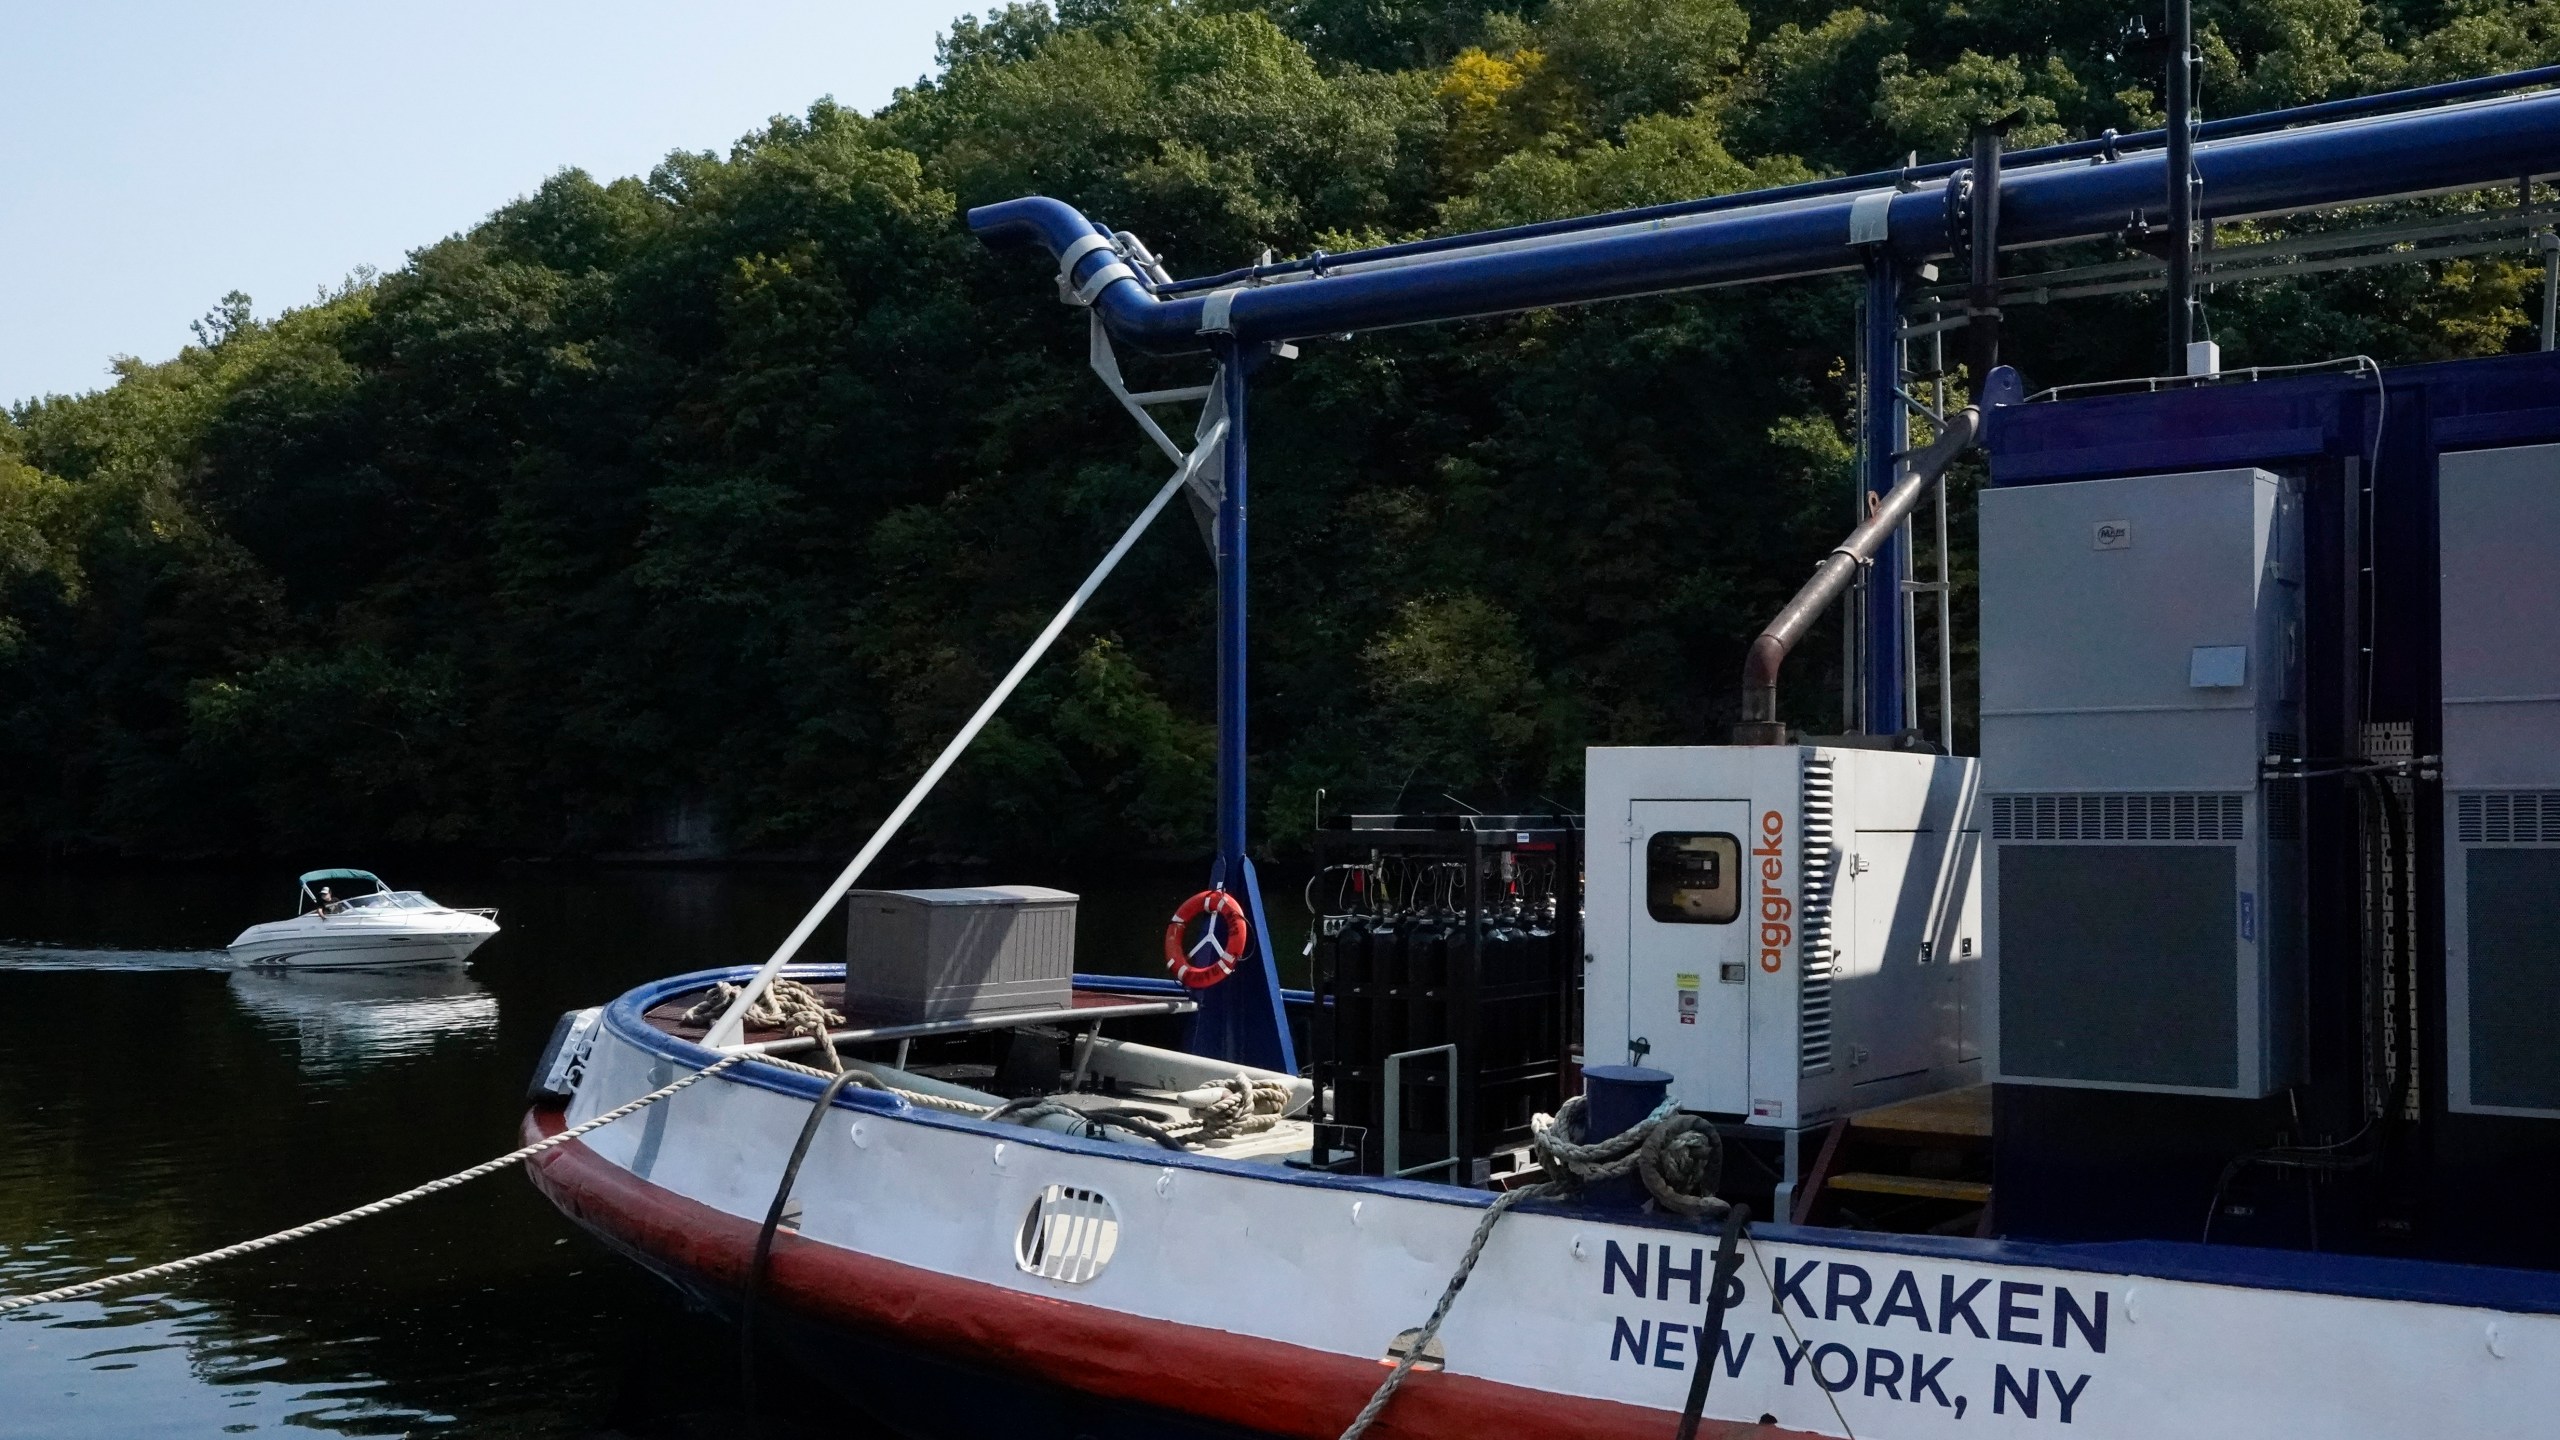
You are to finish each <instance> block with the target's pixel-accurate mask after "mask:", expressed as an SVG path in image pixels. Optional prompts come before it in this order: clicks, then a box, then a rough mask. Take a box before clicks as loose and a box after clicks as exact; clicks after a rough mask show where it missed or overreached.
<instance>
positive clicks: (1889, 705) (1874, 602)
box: [1858, 245, 1911, 735]
mask: <svg viewBox="0 0 2560 1440" xmlns="http://www.w3.org/2000/svg"><path fill="white" fill-rule="evenodd" d="M1865 309H1866V313H1865V316H1864V320H1865V323H1864V325H1863V326H1862V327H1861V329H1862V330H1863V332H1864V333H1863V335H1862V336H1861V337H1860V341H1859V344H1860V348H1861V349H1862V350H1863V352H1864V353H1863V356H1862V357H1861V363H1862V366H1863V369H1862V373H1863V375H1864V376H1865V380H1866V394H1865V396H1864V397H1862V398H1863V400H1864V405H1863V408H1864V409H1865V411H1866V433H1865V434H1864V435H1863V436H1862V437H1860V438H1861V439H1862V441H1863V442H1864V443H1863V444H1862V445H1861V447H1860V449H1861V451H1862V454H1861V466H1862V468H1863V470H1864V471H1865V473H1864V474H1863V475H1861V476H1860V477H1859V479H1860V481H1861V482H1862V483H1861V485H1860V487H1859V488H1860V489H1861V491H1862V492H1863V493H1864V495H1865V497H1866V509H1867V510H1872V509H1874V508H1875V506H1876V505H1877V504H1878V503H1880V502H1881V501H1882V500H1883V499H1884V497H1885V492H1886V491H1888V490H1891V489H1892V488H1893V482H1894V477H1895V475H1896V473H1897V472H1898V471H1900V470H1901V468H1902V464H1901V455H1902V452H1903V451H1904V450H1905V449H1908V448H1909V447H1910V444H1911V417H1910V415H1909V414H1908V413H1906V412H1905V411H1904V410H1903V408H1902V262H1901V260H1899V259H1898V258H1896V257H1895V255H1894V253H1893V250H1892V247H1891V246H1890V245H1883V246H1878V247H1877V250H1876V254H1875V255H1874V256H1872V257H1871V258H1869V259H1868V261H1867V303H1866V307H1865ZM1858 518H1859V519H1861V520H1863V519H1865V518H1866V515H1865V513H1864V512H1863V511H1862V512H1861V513H1860V515H1859V517H1858ZM1910 578H1911V547H1910V545H1909V544H1908V543H1907V541H1906V540H1905V539H1904V536H1903V535H1902V533H1901V532H1899V531H1897V532H1896V533H1894V534H1892V535H1890V536H1887V537H1886V538H1885V542H1884V543H1883V544H1882V545H1879V546H1877V547H1876V554H1875V559H1874V561H1873V562H1872V563H1871V564H1870V565H1869V567H1868V570H1867V616H1866V620H1867V623H1866V645H1865V653H1864V654H1863V655H1861V656H1860V657H1859V660H1860V668H1861V670H1862V671H1863V672H1864V673H1863V675H1862V676H1861V680H1862V684H1863V688H1864V689H1865V691H1866V695H1865V700H1864V703H1863V704H1862V705H1861V707H1860V709H1861V711H1862V712H1863V713H1862V714H1861V715H1860V717H1859V720H1860V728H1861V729H1863V730H1865V731H1866V733H1868V734H1870V735H1897V734H1900V733H1901V732H1902V730H1903V728H1904V727H1905V726H1906V725H1907V724H1909V723H1910V722H1909V720H1908V719H1907V718H1906V717H1905V716H1904V715H1903V713H1902V695H1903V683H1902V682H1903V673H1902V672H1903V667H1904V666H1905V665H1906V664H1907V663H1909V662H1908V659H1907V657H1906V656H1905V655H1904V654H1903V641H1904V640H1905V638H1906V637H1905V636H1904V635H1903V633H1902V608H1903V593H1904V585H1905V583H1906V582H1908V581H1909V580H1910Z"/></svg>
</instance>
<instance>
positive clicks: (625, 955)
mask: <svg viewBox="0 0 2560 1440" xmlns="http://www.w3.org/2000/svg"><path fill="white" fill-rule="evenodd" d="M275 868H276V867H274V866H264V867H258V868H256V869H254V870H247V869H244V870H240V871H223V870H214V869H199V868H184V867H180V868H172V869H166V870H161V871H157V872H155V873H153V874H152V875H150V876H148V877H136V876H134V875H132V874H130V873H127V872H112V873H110V872H98V873H63V872H42V871H37V872H25V871H21V872H7V871H0V1015H7V1016H10V1017H12V1018H13V1020H14V1022H15V1023H14V1024H13V1026H12V1035H11V1041H10V1044H9V1045H7V1046H5V1047H0V1294H25V1293H28V1292H31V1291H36V1290H43V1289H48V1288H51V1287H53V1286H57V1285H63V1284H68V1283H71V1282H73V1281H76V1280H81V1279H87V1278H91V1277H94V1276H97V1275H101V1274H105V1273H108V1272H111V1271H116V1270H124V1269H130V1268H133V1267H135V1266H139V1265H148V1264H153V1263H156V1262H159V1261H163V1260H169V1259H174V1258H176V1257H178V1256H181V1255H188V1254H192V1253H195V1252H197V1251H201V1250H209V1249H212V1248H214V1247H215V1246H218V1245H224V1244H229V1243H231V1242H233V1241H236V1240H241V1239H245V1238H248V1237H250V1236H253V1235H262V1234H266V1233H268V1232H270V1231H274V1230H281V1229H284V1228H285V1227H287V1226H291V1225H297V1224H300V1223H302V1222H304V1221H307V1220H311V1219H313V1218H315V1217H318V1216H321V1215H326V1214H329V1213H332V1212H334V1211H337V1210H341V1209H345V1208H348V1207H351V1206H355V1205H359V1204H362V1203H364V1202H366V1201H368V1200H372V1199H375V1198H378V1197H380V1196H383V1195H387V1194H390V1193H392V1192H394V1191H398V1190H403V1189H406V1188H408V1187H409V1186H412V1185H415V1184H418V1183H419V1182H421V1181H424V1180H429V1179H433V1178H434V1177H436V1176H439V1175H446V1174H450V1173H452V1172H454V1171H456V1170H459V1169H462V1168H463V1167H464V1166H467V1165H471V1164H474V1163H477V1162H479V1161H481V1160H485V1159H487V1158H489V1157H490V1156H492V1155H497V1154H500V1153H503V1152H504V1151H506V1150H508V1149H509V1148H511V1147H512V1146H513V1145H514V1144H515V1143H516V1124H517V1121H518V1120H519V1118H520V1117H521V1115H522V1113H523V1104H524V1084H525V1076H526V1073H527V1072H528V1071H529V1070H530V1069H531V1067H532V1065H533V1062H534V1057H535V1056H536V1055H537V1054H538V1053H539V1052H540V1050H541V1048H542V1045H543V1042H544V1041H545V1040H546V1039H547V1038H549V1036H550V1033H551V1026H552V1022H553V1020H554V1019H556V1018H557V1017H558V1016H559V1014H560V1012H561V1011H563V1010H566V1009H571V1008H575V1007H577V1006H582V1005H594V1004H599V1003H602V1002H604V1001H606V1000H610V999H611V998H613V997H614V996H615V995H617V994H619V993H621V992H622V991H624V990H626V989H629V988H630V987H631V986H633V985H635V984H638V983H640V982H641V981H643V980H646V979H649V978H651V977H653V976H660V975H667V974H673V973H676V972H678V971H683V970H692V969H698V968H701V967H704V966H708V965H719V964H738V963H753V962H755V961H757V960H761V959H763V958H764V956H765V954H766V952H767V951H769V950H770V949H771V947H772V946H773V944H774V941H775V940H776V939H777V938H778V937H780V936H781V935H783V934H785V933H787V932H788V931H789V930H790V928H791V925H792V922H793V921H795V920H797V919H798V918H799V916H800V913H801V911H802V909H803V907H805V906H806V905H807V904H808V903H809V901H810V900H811V899H812V898H813V897H814V896H815V895H816V894H817V893H818V892H819V891H820V890H822V889H823V888H824V887H825V885H826V882H827V880H828V878H829V875H828V872H826V871H823V870H816V869H811V870H798V869H789V868H782V867H772V868H764V869H754V870H745V869H741V870H731V871H711V870H685V871H668V870H624V871H614V870H570V869H566V868H558V869H555V868H551V867H541V868H535V867H525V868H521V869H510V870H504V871H495V872H493V871H489V870H481V871H476V872H472V871H464V872H457V873H426V872H431V871H432V867H428V866H414V867H413V866H403V867H402V875H403V878H404V879H412V878H414V879H415V880H416V882H417V883H419V884H421V885H422V886H424V887H425V889H426V890H427V892H428V893H429V894H433V895H437V896H446V895H448V894H449V895H450V896H451V897H452V898H453V899H454V900H455V902H456V903H469V904H474V905H496V906H500V907H503V908H504V909H505V911H506V916H507V933H505V934H504V935H501V936H499V937H498V938H497V939H496V940H494V941H492V942H490V944H489V945H488V946H486V947H484V948H483V949H482V950H481V951H479V952H478V953H477V954H475V955H474V956H473V957H472V963H471V966H470V968H469V969H468V970H467V971H465V970H461V969H457V968H453V967H442V968H437V967H428V968H426V969H423V970H418V971H406V970H404V971H296V972H280V973H279V972H248V971H238V970H234V969H233V968H232V967H231V966H230V965H229V963H228V960H227V957H226V956H224V955H223V953H222V952H221V951H220V950H218V949H212V948H206V947H212V946H218V945H220V944H222V943H223V942H224V941H226V940H228V939H229V938H230V937H231V936H233V935H236V934H238V933H239V932H240V930H241V929H242V928H243V927H245V926H246V925H248V924H249V923H251V922H252V921H255V920H261V919H273V918H274V914H273V911H274V909H275V903H276V898H277V897H276V895H275V885H274V879H275V877H274V870H275ZM1197 875H1198V870H1197V868H1196V867H1195V868H1190V869H1186V870H1184V871H1183V872H1182V873H1180V874H1146V875H1130V874H1127V873H1121V874H1115V875H1113V876H1110V877H1106V878H1105V879H1103V880H1100V881H1087V882H1080V880H1079V877H1076V876H1074V875H1072V874H1061V873H1055V872H1049V871H1044V870H1042V869H1040V868H1039V867H1020V868H1010V869H1008V870H1007V871H1005V872H1003V873H1000V874H995V875H952V876H943V875H938V874H937V875H933V876H929V877H918V876H908V875H901V876H900V877H898V883H907V884H930V883H942V882H944V881H945V880H947V879H948V880H961V879H967V880H1001V881H1007V882H1015V881H1018V882H1022V883H1026V884H1054V885H1057V886H1058V887H1059V888H1061V889H1067V890H1073V891H1076V892H1078V893H1080V894H1082V895H1083V896H1084V897H1085V903H1084V907H1083V912H1082V914H1081V915H1080V916H1079V923H1078V926H1077V930H1078V940H1079V947H1080V950H1081V951H1082V953H1083V956H1084V963H1085V966H1086V968H1089V969H1104V970H1107V969H1126V970H1131V971H1144V970H1151V969H1153V968H1154V967H1155V964H1156V962H1155V959H1154V948H1155V938H1156V935H1157V933H1158V931H1159V930H1160V927H1161V926H1162V925H1163V923H1164V914H1165V912H1166V910H1167V909H1168V908H1169V907H1170V906H1171V905H1172V904H1173V902H1174V901H1176V900H1178V899H1180V898H1181V897H1182V896H1183V895H1185V894H1187V893H1189V892H1190V891H1191V890H1192V889H1195V888H1197V883H1198V881H1197ZM1274 893H1275V895H1285V894H1287V893H1289V892H1288V891H1285V890H1280V889H1277V888H1276V887H1275V890H1274ZM840 923H841V922H838V924H839V925H840ZM841 933H842V932H841V930H840V929H839V928H837V927H836V926H834V925H831V926H829V927H826V928H824V929H822V930H821V932H820V939H819V941H818V942H816V943H815V944H813V945H812V947H811V950H810V952H809V953H810V955H811V957H812V958H816V956H817V955H818V954H820V953H822V952H823V951H824V950H825V948H826V946H827V945H828V944H829V943H835V944H840V943H841V941H840V939H837V938H836V937H839V936H840V935H841ZM1294 952H1295V947H1294V946H1292V947H1290V955H1291V958H1292V959H1294V958H1295V954H1294ZM735 1375H736V1348H735V1343H734V1340H733V1339H732V1337H731V1336H729V1335H728V1334H727V1333H725V1332H723V1331H721V1330H719V1329H718V1328H717V1327H715V1326H712V1325H711V1324H710V1323H709V1322H707V1321H704V1320H701V1319H699V1318H698V1317H694V1316H691V1315H688V1314H687V1313H686V1312H685V1311H684V1310H683V1308H682V1306H681V1305H680V1304H679V1302H678V1301H677V1300H676V1298H675V1297H674V1295H673V1293H672V1292H670V1291H669V1290H667V1289H666V1288H665V1287H663V1286H661V1285H660V1284H658V1283H657V1282H656V1281H654V1280H652V1279H650V1278H648V1277H647V1276H645V1275H644V1274H642V1273H641V1272H640V1271H639V1270H638V1269H637V1268H636V1267H634V1266H632V1265H630V1264H629V1263H628V1262H626V1261H624V1260H622V1259H620V1258H619V1257H616V1256H613V1255H610V1254H608V1253H606V1252H605V1251H604V1250H603V1249H602V1248H601V1247H600V1246H598V1245H596V1244H595V1243H594V1242H592V1241H590V1240H588V1239H587V1238H586V1237H584V1236H583V1235H580V1234H578V1233H577V1232H576V1231H575V1230H574V1229H573V1228H572V1227H571V1226H570V1225H569V1224H568V1223H567V1222H566V1221H565V1220H563V1219H562V1218H561V1217H560V1216H559V1214H558V1213H557V1212H555V1211H554V1210H552V1209H551V1208H550V1207H549V1206H548V1205H546V1204H544V1203H543V1202H542V1201H541V1199H540V1198H539V1197H538V1196H536V1195H535V1194H534V1192H533V1189H532V1187H531V1186H529V1185H527V1184H526V1183H525V1182H524V1180H523V1179H522V1177H520V1176H517V1175H512V1174H510V1175H501V1176H497V1177H494V1178H491V1179H488V1180H484V1181H482V1182H480V1183H478V1184H476V1185H471V1186H466V1187H463V1188H462V1189H459V1190H456V1191H453V1192H451V1193H449V1194H444V1195H438V1196H436V1197H434V1198H433V1199H431V1200H428V1201H424V1202H421V1203H419V1204H417V1205H413V1206H409V1207H406V1208H404V1209H401V1210H397V1211H394V1212H392V1213H390V1214H388V1215H384V1216H382V1217H380V1218H378V1219H373V1220H368V1221H365V1222H363V1223H361V1224H358V1225H355V1226H350V1227H348V1228H347V1229H345V1230H341V1231H336V1232H333V1233H331V1234H329V1235H325V1236H322V1237H319V1238H317V1239H314V1240H311V1241H307V1242H304V1243H301V1244H296V1245H288V1246H284V1247H281V1248H279V1249H275V1250H271V1251H267V1252H263V1253H261V1254H259V1255H256V1256H252V1257H249V1258H247V1259H244V1260H241V1261H237V1262H233V1263H229V1264H224V1265H218V1266H214V1267H211V1268H209V1269H206V1270H202V1271H198V1272H195V1273H193V1274H190V1275H188V1276H186V1277H184V1278H182V1279H180V1280H178V1281H175V1282H173V1283H172V1284H171V1286H170V1288H168V1289H167V1290H164V1291H157V1292H141V1293H134V1294H119V1295H117V1296H114V1297H110V1298H109V1299H107V1300H104V1301H79V1302H72V1303H68V1304H63V1305H56V1306H49V1307H45V1308H42V1309H39V1310H36V1311H32V1312H28V1313H24V1314H19V1315H13V1316H0V1440H16V1437H21V1436H26V1437H43V1440H124V1437H127V1436H152V1435H170V1436H188V1437H194V1436H204V1435H221V1434H244V1433H265V1434H298V1435H310V1434H313V1433H315V1432H317V1433H322V1434H336V1435H420V1434H450V1435H469V1436H473V1437H479V1436H501V1437H516V1436H521V1437H537V1436H539V1437H552V1436H570V1437H598V1440H601V1437H630V1440H707V1437H714V1436H717V1437H730V1436H745V1435H750V1434H753V1435H757V1436H759V1437H764V1436H784V1435H789V1436H799V1435H808V1436H819V1435H823V1436H826V1437H827V1440H866V1437H870V1436H876V1435H881V1434H884V1433H886V1432H885V1431H883V1430H881V1429H878V1428H876V1427H873V1426H871V1425H868V1424H863V1423H854V1422H849V1421H848V1420H847V1418H846V1417H844V1416H842V1415H840V1414H838V1415H833V1416H830V1417H827V1418H826V1419H825V1421H824V1423H817V1422H815V1421H811V1422H808V1423H804V1424H801V1425H798V1426H793V1425H785V1424H777V1423H776V1422H775V1420H774V1419H773V1417H771V1416H770V1415H768V1416H766V1417H764V1418H763V1419H762V1420H761V1421H758V1422H752V1423H751V1422H747V1421H745V1420H743V1419H741V1418H739V1415H738V1413H737V1399H736V1392H735ZM794 1394H795V1392H794V1391H793V1390H791V1389H790V1388H788V1387H779V1388H778V1389H777V1391H774V1392H768V1393H767V1395H766V1396H765V1397H764V1401H765V1403H766V1404H767V1405H768V1406H772V1405H777V1404H780V1405H784V1406H788V1405H789V1404H790V1403H791V1401H792V1397H793V1395H794Z"/></svg>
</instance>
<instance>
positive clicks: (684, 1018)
mask: <svg viewBox="0 0 2560 1440" xmlns="http://www.w3.org/2000/svg"><path fill="white" fill-rule="evenodd" d="M744 993H746V987H744V986H742V985H732V984H730V983H729V982H728V981H726V980H723V981H721V982H719V983H718V984H716V985H713V986H712V987H711V993H710V994H709V995H706V996H704V997H703V999H702V1001H701V1002H700V1003H699V1004H697V1005H695V1006H694V1007H693V1008H692V1009H690V1010H687V1011H686V1012H684V1014H683V1015H681V1016H679V1017H677V1019H678V1023H680V1024H685V1025H700V1026H702V1027H704V1028H705V1029H708V1028H710V1027H711V1026H713V1025H716V1024H718V1023H719V1022H720V1017H721V1016H723V1015H726V1014H727V1013H729V1007H730V1006H731V1005H733V1004H736V1003H737V999H738V997H739V996H740V995H742V994H744ZM740 1018H741V1019H742V1020H743V1021H744V1022H745V1028H747V1029H751V1030H779V1031H781V1032H782V1033H783V1034H785V1035H794V1036H807V1037H808V1038H810V1039H812V1040H815V1041H817V1042H818V1053H819V1054H821V1055H824V1056H825V1057H827V1064H826V1068H825V1069H824V1070H821V1071H820V1072H819V1073H820V1074H824V1075H833V1074H835V1073H836V1072H837V1071H839V1070H842V1069H843V1068H844V1057H843V1056H841V1055H838V1054H837V1053H836V1041H835V1036H834V1035H833V1034H831V1033H830V1032H831V1031H833V1030H834V1029H835V1027H836V1026H838V1025H841V1024H843V1023H844V1017H843V1016H842V1015H839V1014H837V1013H836V1012H835V1011H833V1010H830V1009H828V1008H827V1002H825V1001H824V1000H821V999H819V998H818V992H817V991H815V990H812V989H810V988H809V987H808V986H806V985H803V984H801V983H800V982H799V981H797V980H781V979H777V980H775V981H774V982H773V984H772V985H771V986H770V987H769V988H767V989H766V991H765V992H764V993H763V994H762V995H759V996H757V997H756V1003H754V1004H753V1005H750V1006H748V1007H747V1009H746V1013H745V1014H744V1015H743V1016H742V1017H740ZM809 1068H811V1069H815V1068H817V1067H815V1066H811V1067H809Z"/></svg>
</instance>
